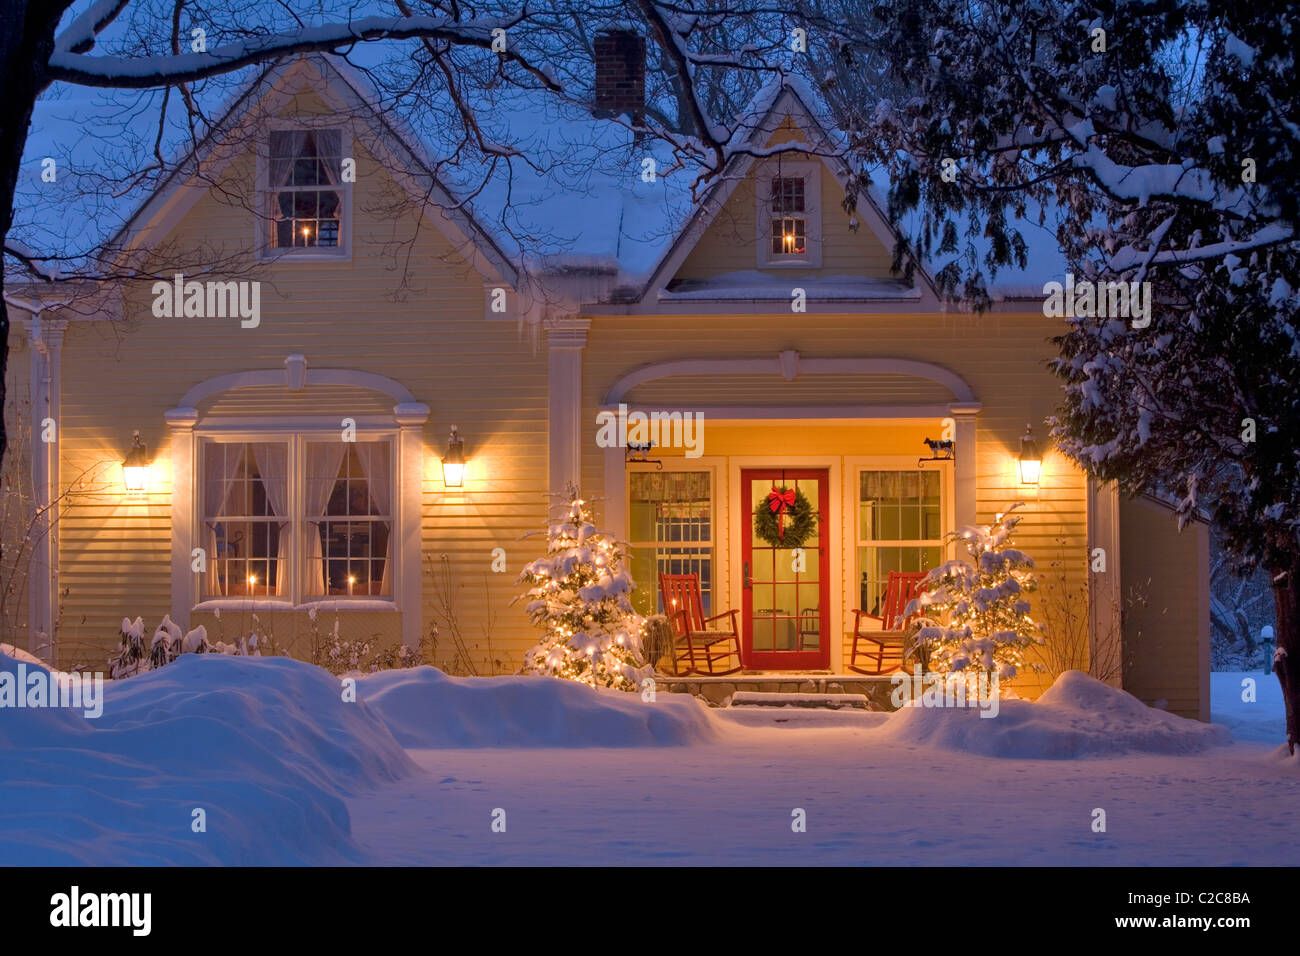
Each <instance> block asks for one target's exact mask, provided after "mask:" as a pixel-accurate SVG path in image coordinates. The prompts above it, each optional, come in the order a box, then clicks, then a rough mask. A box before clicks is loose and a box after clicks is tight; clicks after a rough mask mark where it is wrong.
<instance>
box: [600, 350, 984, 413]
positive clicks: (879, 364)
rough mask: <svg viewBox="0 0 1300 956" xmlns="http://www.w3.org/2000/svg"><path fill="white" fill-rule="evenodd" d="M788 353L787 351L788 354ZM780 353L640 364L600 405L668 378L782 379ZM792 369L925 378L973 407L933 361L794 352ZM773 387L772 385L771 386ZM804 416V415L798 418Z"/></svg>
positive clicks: (971, 397)
mask: <svg viewBox="0 0 1300 956" xmlns="http://www.w3.org/2000/svg"><path fill="white" fill-rule="evenodd" d="M788 351H789V350H787V352H788ZM784 354H785V353H780V354H777V355H775V356H773V357H772V358H766V359H762V358H700V359H673V360H670V361H666V362H652V363H650V364H649V365H642V366H640V367H639V368H634V369H632V370H631V371H630V372H625V373H624V374H623V375H620V376H619V377H618V378H617V379H615V380H614V383H613V384H612V385H610V387H609V389H608V390H607V391H606V392H605V397H604V400H603V402H602V405H603V406H605V407H611V406H616V405H618V404H619V403H620V402H624V401H626V400H627V393H628V392H630V391H631V390H632V389H634V388H635V387H636V386H638V385H644V384H645V383H646V382H651V381H654V380H655V379H660V378H668V377H670V376H673V375H714V376H717V375H765V374H772V375H776V376H779V377H781V378H782V379H783V380H788V379H786V374H787V373H790V364H791V363H790V360H789V358H786V359H784V360H783V358H782V355H784ZM794 367H795V370H794V372H793V374H790V378H798V377H800V376H804V375H882V374H887V375H913V376H916V377H917V378H924V379H928V380H930V381H932V382H935V383H937V384H939V385H942V386H944V387H945V388H947V389H948V390H949V391H950V392H952V394H953V399H954V400H955V401H957V402H962V403H966V404H975V401H976V400H975V393H974V392H973V391H971V387H970V386H969V385H968V384H967V383H966V380H965V379H964V378H962V377H961V376H960V375H958V374H957V373H956V372H954V371H952V370H951V369H947V368H944V367H943V366H942V365H936V364H934V363H933V362H918V361H916V360H914V359H900V358H880V357H865V356H864V357H860V358H801V357H799V356H798V354H797V353H796V356H795V363H794ZM773 384H774V385H775V384H776V383H775V382H774V383H773ZM800 417H808V416H800Z"/></svg>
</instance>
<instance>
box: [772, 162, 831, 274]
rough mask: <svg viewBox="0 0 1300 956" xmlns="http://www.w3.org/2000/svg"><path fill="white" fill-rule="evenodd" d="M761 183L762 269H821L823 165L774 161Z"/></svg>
mask: <svg viewBox="0 0 1300 956" xmlns="http://www.w3.org/2000/svg"><path fill="white" fill-rule="evenodd" d="M757 182H758V187H759V188H758V206H759V208H758V227H759V235H758V264H759V266H762V267H771V266H783V265H788V266H805V267H809V266H811V267H816V266H820V265H821V208H820V202H819V200H820V196H821V164H820V163H816V162H784V161H777V160H771V161H770V162H769V163H767V164H766V166H765V167H764V168H762V169H761V170H760V171H759V173H758V180H757Z"/></svg>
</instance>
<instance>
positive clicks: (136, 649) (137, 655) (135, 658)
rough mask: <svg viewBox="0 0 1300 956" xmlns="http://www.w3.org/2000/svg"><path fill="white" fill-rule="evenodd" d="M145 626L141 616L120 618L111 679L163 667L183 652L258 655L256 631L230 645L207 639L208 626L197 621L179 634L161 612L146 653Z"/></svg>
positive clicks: (177, 626) (110, 666) (111, 659)
mask: <svg viewBox="0 0 1300 956" xmlns="http://www.w3.org/2000/svg"><path fill="white" fill-rule="evenodd" d="M144 631H145V625H144V621H143V619H141V618H138V617H137V618H136V619H135V620H134V621H132V620H130V619H129V618H125V617H124V618H122V639H121V644H120V645H119V647H118V652H117V655H116V656H115V657H112V658H110V659H109V662H108V675H109V677H111V678H113V679H114V680H117V679H121V678H125V677H135V676H136V675H138V674H143V673H145V672H146V671H151V670H157V669H158V668H160V667H166V666H167V665H168V664H170V663H171V662H172V661H174V660H176V658H178V657H180V656H181V655H182V654H236V655H240V656H244V657H260V656H261V650H260V649H259V641H258V637H257V635H256V634H254V635H252V636H251V637H246V638H243V637H241V638H240V639H239V640H238V641H237V642H235V643H233V644H227V643H225V642H224V641H216V642H209V641H208V629H207V628H206V627H204V626H203V625H202V624H200V625H199V626H198V627H196V628H194V629H193V630H191V631H189V632H187V633H185V634H182V633H181V629H180V626H179V625H178V624H177V623H176V622H175V621H173V620H172V619H171V616H170V615H166V614H165V615H163V619H162V623H161V624H159V625H158V629H157V630H155V631H154V635H153V639H152V640H151V641H150V642H149V649H148V653H146V652H145V646H144Z"/></svg>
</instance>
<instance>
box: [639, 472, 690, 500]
mask: <svg viewBox="0 0 1300 956" xmlns="http://www.w3.org/2000/svg"><path fill="white" fill-rule="evenodd" d="M630 477H631V479H632V496H631V497H632V500H633V501H672V502H687V501H690V502H695V501H708V500H709V473H708V472H707V471H636V472H632V474H631V475H630Z"/></svg>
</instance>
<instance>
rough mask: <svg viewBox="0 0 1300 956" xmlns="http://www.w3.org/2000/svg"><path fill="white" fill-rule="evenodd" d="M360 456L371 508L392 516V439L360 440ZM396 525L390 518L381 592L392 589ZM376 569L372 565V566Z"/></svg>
mask: <svg viewBox="0 0 1300 956" xmlns="http://www.w3.org/2000/svg"><path fill="white" fill-rule="evenodd" d="M356 448H357V460H358V461H360V462H361V473H362V474H363V475H365V476H366V488H367V489H368V490H369V492H370V505H371V508H372V509H373V510H374V511H375V512H376V513H377V514H381V515H388V516H389V517H390V518H391V517H392V514H393V512H392V507H393V469H392V456H391V454H390V453H389V443H388V442H386V441H368V442H358V443H357V446H356ZM393 526H394V522H392V521H389V522H388V550H387V552H385V554H384V575H383V579H382V580H381V581H380V584H379V593H380V594H391V593H392V590H391V588H392V566H393V561H392V555H393ZM371 570H373V566H372V568H371Z"/></svg>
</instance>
